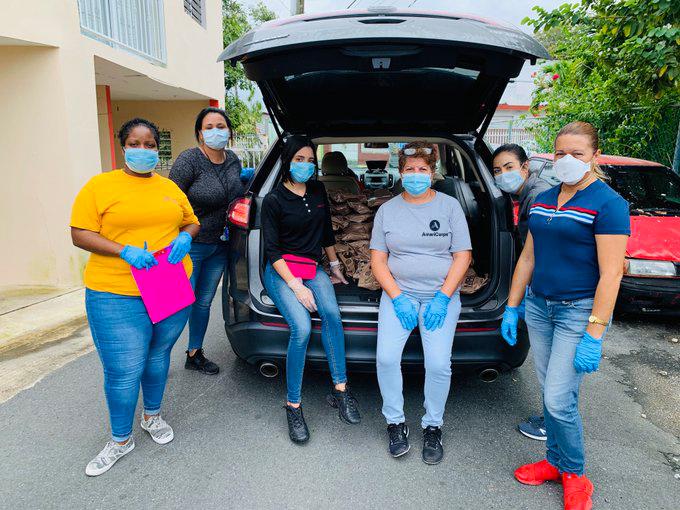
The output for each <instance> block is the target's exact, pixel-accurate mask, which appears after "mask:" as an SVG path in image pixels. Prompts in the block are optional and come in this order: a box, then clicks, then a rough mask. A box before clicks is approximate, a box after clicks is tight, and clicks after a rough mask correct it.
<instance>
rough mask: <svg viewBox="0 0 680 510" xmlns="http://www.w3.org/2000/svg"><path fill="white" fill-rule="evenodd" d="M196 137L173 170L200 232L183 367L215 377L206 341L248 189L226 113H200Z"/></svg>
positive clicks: (195, 247)
mask: <svg viewBox="0 0 680 510" xmlns="http://www.w3.org/2000/svg"><path fill="white" fill-rule="evenodd" d="M194 132H195V135H196V140H197V141H198V147H193V148H191V149H187V150H185V151H184V152H182V153H181V154H180V155H179V157H178V158H177V160H176V161H175V164H174V165H172V169H171V170H170V179H172V180H173V181H174V182H175V183H176V184H177V185H178V186H179V187H180V188H181V190H182V191H184V193H185V194H186V195H187V197H189V202H190V203H191V206H192V207H193V209H194V212H195V213H196V216H198V220H199V222H200V223H201V231H200V233H199V235H198V237H196V239H195V240H194V243H193V244H192V246H191V251H190V252H189V255H190V256H191V261H192V262H193V265H194V272H193V275H192V276H191V284H192V286H193V287H194V292H195V293H196V302H195V303H194V305H193V306H192V309H191V315H190V317H189V346H188V349H187V351H186V354H187V359H186V362H185V364H184V368H186V369H189V370H199V371H201V372H203V373H205V374H217V373H218V372H219V367H218V366H217V365H216V364H215V363H213V362H212V361H209V360H208V359H207V358H206V357H205V355H204V354H203V338H204V337H205V331H206V329H207V327H208V320H209V319H210V305H211V303H212V300H213V298H214V297H215V293H216V292H217V287H218V285H219V283H220V279H221V278H222V275H223V274H228V271H227V267H228V264H229V260H230V256H229V242H228V241H227V240H226V238H225V234H227V235H228V232H226V231H225V226H226V215H227V208H228V207H229V204H230V203H231V202H232V201H233V200H234V199H236V198H238V197H240V196H243V193H244V188H243V184H242V183H241V162H240V161H239V159H238V157H237V156H236V154H234V153H233V152H232V151H230V150H229V149H226V146H227V144H228V143H229V140H230V139H231V138H232V136H231V132H232V126H231V121H230V120H229V117H228V116H227V113H226V112H225V111H224V110H221V109H219V108H213V107H210V108H205V109H203V110H201V112H200V113H199V114H198V116H197V117H196V125H195V127H194ZM223 295H224V294H223Z"/></svg>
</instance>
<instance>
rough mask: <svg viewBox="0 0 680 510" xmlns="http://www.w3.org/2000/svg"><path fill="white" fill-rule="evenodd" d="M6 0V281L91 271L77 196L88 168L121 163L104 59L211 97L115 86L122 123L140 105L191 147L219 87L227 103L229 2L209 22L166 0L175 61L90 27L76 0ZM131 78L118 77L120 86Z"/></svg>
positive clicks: (0, 120) (2, 44)
mask: <svg viewBox="0 0 680 510" xmlns="http://www.w3.org/2000/svg"><path fill="white" fill-rule="evenodd" d="M0 4H1V6H0V155H1V156H0V165H1V166H0V168H1V169H2V177H3V185H2V187H0V214H2V215H3V217H4V218H7V219H8V220H9V221H6V223H5V226H4V227H3V228H2V229H0V246H2V248H3V251H2V253H3V254H2V258H1V260H0V261H1V262H2V263H1V264H0V285H57V286H71V285H73V284H77V283H79V282H81V275H82V267H83V264H84V262H85V260H86V258H87V254H86V253H84V252H83V251H81V250H78V249H76V248H74V247H73V246H72V245H71V240H70V234H69V218H70V209H71V204H72V203H73V199H74V198H75V195H76V194H77V193H78V191H79V190H80V188H81V187H82V186H83V185H84V184H85V182H87V180H88V179H90V178H91V177H92V176H94V175H96V174H97V173H99V172H101V171H102V168H103V169H109V168H110V167H111V166H112V165H111V161H110V155H109V154H110V151H109V132H108V118H107V116H106V101H105V95H104V87H103V85H104V84H105V82H102V81H101V75H99V76H98V75H96V69H95V65H96V64H95V60H96V59H97V58H99V59H104V60H105V61H108V62H112V63H114V64H116V65H118V66H122V67H123V68H125V69H126V70H132V71H133V73H138V74H139V75H143V76H144V77H145V79H146V80H149V79H150V80H152V83H157V84H158V85H159V87H161V88H163V87H165V90H166V93H167V89H171V90H177V91H179V92H182V93H184V94H186V95H191V96H192V97H199V98H204V99H201V100H200V101H199V100H196V101H187V102H183V101H157V99H158V97H154V96H153V94H148V101H134V102H133V101H116V96H115V93H114V94H113V95H112V100H113V103H115V104H117V106H118V111H114V112H113V118H114V128H117V127H119V125H120V124H121V123H122V120H125V119H126V118H129V116H131V114H133V112H134V114H135V115H146V116H148V117H149V118H151V120H154V121H155V122H158V124H159V125H160V126H161V127H162V128H164V129H170V130H171V131H172V133H173V148H174V150H175V151H179V150H181V148H185V147H188V146H190V145H191V144H192V143H193V141H192V140H191V136H192V135H191V130H192V128H191V125H192V123H193V119H194V117H195V115H196V112H197V111H198V110H199V109H200V108H201V107H203V106H206V105H207V103H208V99H210V98H216V99H219V100H220V103H221V104H222V102H223V95H224V87H223V69H222V66H221V64H218V63H216V62H215V60H216V57H217V55H218V54H219V52H220V51H221V50H222V35H221V7H220V5H221V3H220V2H219V0H207V1H206V7H207V14H206V16H207V29H206V28H203V27H202V26H200V25H199V24H198V23H196V22H195V21H193V20H192V19H191V18H190V17H189V16H188V15H187V14H186V13H184V10H183V6H182V2H181V1H179V0H165V2H164V15H165V34H166V46H167V65H165V66H159V65H154V64H151V63H150V62H147V61H146V60H144V59H143V58H141V57H139V56H136V55H133V54H130V53H128V52H126V51H123V50H121V49H116V48H112V47H110V46H107V45H106V44H103V43H101V42H98V41H95V40H93V39H90V38H88V37H86V36H84V35H82V34H81V32H80V22H79V16H78V8H77V1H76V0H1V1H0ZM7 13H12V14H11V15H5V14H7ZM100 61H101V60H100ZM126 83H127V82H125V80H123V81H119V82H117V85H116V86H117V87H118V89H117V90H118V91H119V93H120V94H121V95H125V93H126V92H127V90H126V89H125V87H126ZM130 87H134V83H133V82H132V81H130ZM114 90H116V89H114V88H113V86H112V93H113V91H114ZM131 91H132V92H135V91H134V90H132V89H131ZM137 92H138V91H137ZM118 154H119V155H118V157H121V156H120V152H119V153H118ZM121 161H122V159H120V160H118V164H119V165H120V163H121Z"/></svg>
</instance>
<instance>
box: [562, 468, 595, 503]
mask: <svg viewBox="0 0 680 510" xmlns="http://www.w3.org/2000/svg"><path fill="white" fill-rule="evenodd" d="M562 487H563V488H564V510H590V509H591V508H593V500H592V499H590V496H592V495H593V482H591V481H590V480H588V479H587V478H586V475H581V476H578V475H575V474H572V473H565V474H564V475H563V476H562Z"/></svg>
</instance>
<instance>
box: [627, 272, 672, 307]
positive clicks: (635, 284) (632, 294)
mask: <svg viewBox="0 0 680 510" xmlns="http://www.w3.org/2000/svg"><path fill="white" fill-rule="evenodd" d="M616 308H617V310H619V311H621V312H632V313H644V314H653V315H670V316H680V278H638V277H634V276H624V277H623V279H622V280H621V289H620V290H619V297H618V301H617V303H616Z"/></svg>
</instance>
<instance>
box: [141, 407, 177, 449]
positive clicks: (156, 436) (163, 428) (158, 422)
mask: <svg viewBox="0 0 680 510" xmlns="http://www.w3.org/2000/svg"><path fill="white" fill-rule="evenodd" d="M140 425H141V426H142V428H143V429H144V430H146V431H147V432H148V433H149V435H150V436H151V439H153V440H154V441H155V442H156V443H158V444H168V443H169V442H170V441H172V440H173V439H175V433H174V432H173V431H172V427H171V426H170V425H168V424H167V423H166V422H165V420H164V419H163V418H161V415H160V414H154V415H153V416H151V417H150V418H149V419H148V420H145V419H144V415H142V422H141V424H140Z"/></svg>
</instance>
